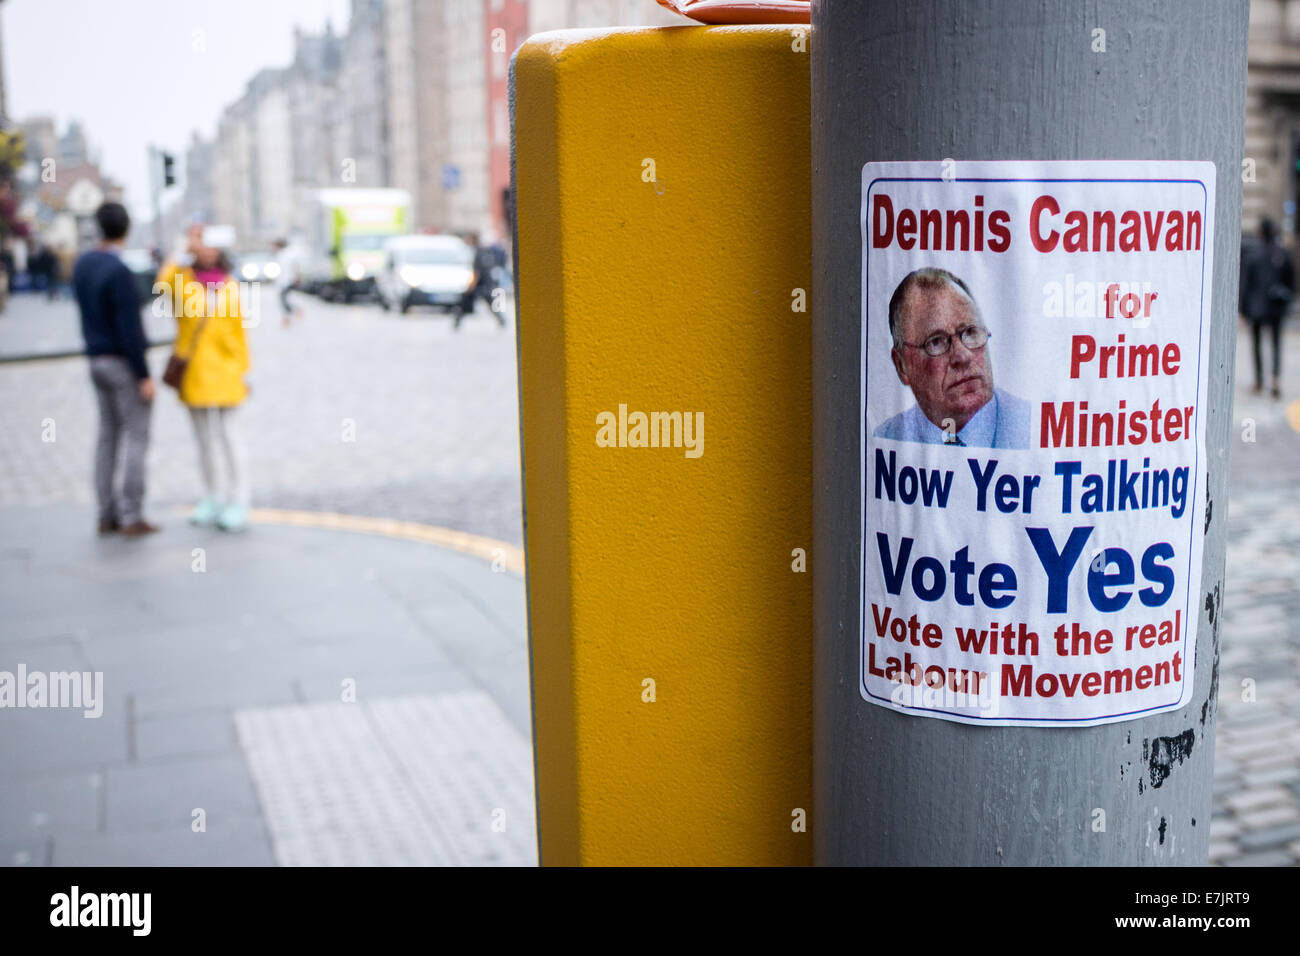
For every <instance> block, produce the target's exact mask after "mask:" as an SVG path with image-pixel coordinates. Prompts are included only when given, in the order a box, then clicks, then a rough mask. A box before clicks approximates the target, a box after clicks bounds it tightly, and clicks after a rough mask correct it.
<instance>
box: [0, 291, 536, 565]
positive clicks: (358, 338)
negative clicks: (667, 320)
mask: <svg viewBox="0 0 1300 956" xmlns="http://www.w3.org/2000/svg"><path fill="white" fill-rule="evenodd" d="M297 298H298V300H299V301H300V302H301V303H302V305H303V307H304V309H305V313H306V318H305V319H304V320H303V321H302V322H299V323H295V324H294V325H293V326H292V327H291V328H289V329H282V328H281V327H280V317H279V304H278V302H276V300H275V297H274V296H273V295H272V294H270V293H267V294H265V295H264V296H263V297H262V300H261V315H260V321H259V324H258V325H257V327H256V328H252V329H250V330H249V333H248V334H249V349H250V352H251V354H252V372H251V375H250V381H251V383H252V396H251V398H250V400H249V401H248V403H247V404H246V405H245V411H246V413H247V418H246V421H245V425H244V430H245V432H246V434H247V436H248V443H249V451H250V455H251V459H252V473H253V489H254V505H256V506H262V507H267V506H269V507H283V508H305V509H310V510H320V511H339V512H344V513H348V514H363V515H379V516H383V517H391V518H401V519H404V520H410V521H420V522H424V523H428V524H434V525H440V526H444V527H450V528H456V529H458V530H462V531H471V532H474V533H477V534H482V535H487V536H489V537H494V538H499V539H501V540H504V541H509V542H511V543H514V544H518V543H520V541H521V530H520V504H519V502H520V495H519V433H518V415H517V408H518V404H517V399H516V393H515V348H514V342H515V338H514V328H513V324H511V325H510V326H508V327H507V328H505V329H502V328H501V327H499V326H498V324H497V323H496V322H495V321H494V320H493V319H492V317H491V316H490V315H489V314H487V313H486V312H485V311H480V313H479V314H478V315H477V316H476V317H474V318H473V319H466V320H465V321H464V322H463V323H462V325H461V328H460V330H459V332H454V331H452V325H451V320H450V319H449V318H448V317H447V316H446V315H444V314H442V313H435V312H432V311H420V310H416V311H412V312H411V313H410V314H409V315H407V316H399V315H398V314H397V313H396V312H394V313H384V312H382V311H380V310H379V309H378V308H377V307H375V306H373V305H353V306H344V305H332V304H326V303H322V302H320V301H319V300H317V299H315V298H311V297H308V296H298V297H297ZM18 322H29V323H31V324H32V325H33V326H36V327H39V328H42V329H47V328H48V327H49V326H59V327H61V328H63V329H64V330H66V331H65V332H64V333H63V334H61V335H58V336H55V338H56V339H57V341H60V342H62V341H64V340H67V339H71V340H72V341H75V340H76V339H77V338H78V335H79V333H78V332H77V315H76V309H75V306H74V305H73V304H72V302H70V301H68V300H66V299H65V300H63V301H60V302H56V303H53V304H47V303H46V302H45V301H44V300H43V299H37V298H36V297H34V296H20V297H16V298H15V299H13V300H12V301H11V302H10V305H9V310H8V311H7V312H6V313H5V315H4V316H3V317H2V318H0V325H6V326H9V325H11V324H17V323H18ZM154 324H155V323H151V326H150V327H151V329H152V328H153V327H154ZM69 333H70V334H69ZM48 335H49V333H48V332H42V341H44V339H45V337H46V336H48ZM2 342H3V346H4V348H5V350H6V352H7V353H8V354H15V353H17V354H23V353H24V352H26V351H29V350H30V348H28V347H24V346H23V344H22V343H21V342H19V341H14V340H13V339H12V337H9V338H5V339H3V340H2ZM166 355H167V350H166V349H165V348H158V349H154V350H153V351H152V352H151V354H150V363H151V365H152V366H153V368H154V372H155V374H161V370H162V365H163V363H164V362H165V360H166ZM160 389H161V391H162V392H163V393H164V394H160V396H159V399H158V401H157V402H156V403H155V408H154V416H153V432H152V437H151V445H150V449H149V500H150V501H151V502H152V505H153V509H154V512H155V513H157V514H158V515H159V516H161V515H162V514H163V513H164V511H165V510H166V509H168V508H170V507H172V506H175V505H190V504H193V502H194V501H196V500H197V499H198V498H199V497H200V490H199V486H198V464H197V460H196V453H195V449H194V440H193V436H192V433H191V427H190V423H189V420H188V418H187V417H186V415H185V413H184V411H183V410H182V408H181V406H180V403H179V402H178V401H177V400H176V398H175V395H174V394H172V393H170V392H169V391H168V390H166V389H164V388H162V387H161V386H160ZM0 401H2V402H3V403H4V407H5V410H6V414H5V416H4V420H3V422H2V423H0V507H3V506H9V505H33V504H39V505H56V504H78V505H84V506H85V507H86V509H87V510H86V515H87V521H88V522H89V521H90V520H91V519H92V518H93V509H91V508H90V504H91V488H90V485H89V482H88V480H87V475H88V474H89V471H88V469H89V467H90V461H91V456H92V454H93V446H94V434H95V421H96V419H95V414H96V413H95V406H94V396H93V393H92V391H91V389H90V385H89V380H88V377H87V371H86V363H85V362H84V360H79V359H56V360H51V361H38V362H23V363H14V364H6V365H3V366H0ZM51 437H52V438H53V439H54V440H52V441H51V440H48V439H49V438H51Z"/></svg>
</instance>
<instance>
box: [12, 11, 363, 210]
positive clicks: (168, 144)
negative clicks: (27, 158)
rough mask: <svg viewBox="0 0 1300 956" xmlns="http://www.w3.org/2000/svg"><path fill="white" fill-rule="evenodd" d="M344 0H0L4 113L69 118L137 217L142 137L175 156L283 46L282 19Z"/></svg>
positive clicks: (144, 168)
mask: <svg viewBox="0 0 1300 956" xmlns="http://www.w3.org/2000/svg"><path fill="white" fill-rule="evenodd" d="M349 7H350V3H349V0H3V3H0V24H3V42H4V50H3V68H4V80H5V86H6V96H7V99H8V107H9V114H10V116H12V117H13V118H14V119H16V120H20V121H21V120H25V119H28V118H29V117H32V116H38V115H50V116H53V117H54V119H55V121H56V123H57V126H58V131H59V133H60V134H62V132H63V131H64V128H65V127H66V124H67V122H68V121H69V120H71V119H80V120H81V121H82V124H83V126H84V127H85V130H86V136H87V138H88V140H89V141H90V146H91V149H92V150H98V152H99V158H100V161H101V165H102V168H103V170H104V172H105V173H107V174H108V175H109V176H111V177H113V178H114V179H116V180H118V181H119V182H121V183H122V184H123V185H124V186H125V187H126V190H127V202H128V204H129V205H130V207H131V211H132V213H133V215H135V216H137V217H138V218H140V219H145V218H149V217H150V216H151V215H152V213H151V212H150V209H149V172H148V158H147V152H146V151H147V147H148V145H149V144H150V143H154V144H156V145H158V146H160V147H163V148H165V149H168V150H170V151H172V152H173V153H175V154H176V157H177V161H178V164H180V161H181V157H182V156H183V155H184V151H185V145H186V144H187V143H188V142H189V137H190V131H191V130H194V129H197V130H198V131H199V132H200V133H202V134H203V135H204V136H205V137H210V136H211V135H212V133H213V132H214V131H215V129H216V124H217V117H218V116H219V115H220V113H221V109H222V107H223V106H225V105H226V104H227V103H230V102H231V101H233V100H235V99H237V98H238V97H239V95H240V93H241V92H242V91H243V88H244V84H245V83H247V82H248V80H249V78H250V77H251V76H252V75H253V74H254V73H256V72H257V71H258V70H260V69H262V68H263V67H266V66H285V65H287V64H288V63H289V60H290V59H291V57H292V55H293V28H294V25H295V24H297V25H299V26H302V27H303V28H304V29H307V30H312V31H317V30H321V29H323V28H324V26H325V23H326V21H332V22H333V25H334V30H335V32H338V33H342V32H343V31H344V30H345V29H346V27H347V20H348V10H349Z"/></svg>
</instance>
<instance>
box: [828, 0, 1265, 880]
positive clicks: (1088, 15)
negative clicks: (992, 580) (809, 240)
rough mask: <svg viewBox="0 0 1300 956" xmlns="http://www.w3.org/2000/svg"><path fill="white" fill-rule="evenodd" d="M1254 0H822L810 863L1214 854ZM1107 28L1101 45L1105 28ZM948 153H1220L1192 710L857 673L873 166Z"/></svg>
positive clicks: (1029, 156) (1177, 859) (1171, 858)
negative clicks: (872, 697) (1025, 701)
mask: <svg viewBox="0 0 1300 956" xmlns="http://www.w3.org/2000/svg"><path fill="white" fill-rule="evenodd" d="M1248 14H1249V4H1248V2H1247V0H1146V2H1142V3H1134V2H1132V0H1090V2H1086V3H1079V2H1072V0H1035V2H1029V0H873V2H863V0H813V18H812V20H813V42H812V55H813V60H812V124H813V128H812V136H813V263H814V288H815V290H816V294H815V295H814V297H813V299H814V304H813V325H814V342H813V363H814V368H813V373H814V374H813V383H814V384H813V390H814V391H813V417H814V439H813V441H814V515H815V550H814V562H813V568H814V570H815V573H816V577H815V632H816V646H815V683H814V695H815V702H814V712H815V753H814V790H815V800H814V806H815V811H814V814H813V827H814V839H815V847H816V859H817V862H818V863H821V864H832V865H837V864H838V865H852V864H894V865H898V864H904V865H906V864H939V865H984V864H991V865H998V864H1009V865H1010V864H1032V865H1053V864H1065V865H1095V864H1115V865H1138V864H1184V865H1196V864H1203V863H1204V862H1205V861H1206V858H1207V853H1208V841H1209V824H1210V783H1211V772H1212V763H1213V755H1214V724H1215V711H1216V707H1217V695H1218V666H1219V659H1218V652H1219V636H1220V635H1219V631H1218V626H1219V609H1220V607H1221V602H1222V600H1223V573H1224V551H1225V547H1226V531H1227V528H1226V518H1227V495H1226V483H1227V477H1228V469H1227V465H1228V457H1227V456H1228V445H1229V438H1230V436H1229V432H1230V429H1231V425H1232V369H1233V352H1234V343H1235V334H1236V333H1235V329H1236V301H1235V295H1236V289H1237V271H1238V248H1239V239H1240V235H1239V231H1238V227H1239V223H1240V211H1241V178H1240V170H1241V165H1242V142H1243V123H1244V118H1243V117H1244V110H1245V106H1244V100H1245V87H1246V27H1247V19H1248ZM1097 28H1100V29H1104V30H1105V31H1106V34H1105V35H1106V52H1104V53H1097V52H1093V49H1092V47H1093V40H1094V37H1095V34H1094V33H1093V31H1094V30H1095V29H1097ZM945 157H954V158H955V159H957V160H958V161H961V160H1094V159H1142V160H1157V159H1159V160H1212V161H1213V162H1214V163H1215V164H1216V167H1217V203H1216V205H1215V219H1216V223H1217V225H1216V230H1215V235H1214V246H1213V252H1214V270H1213V292H1212V306H1211V309H1212V311H1211V315H1212V323H1211V332H1212V336H1211V338H1212V341H1211V353H1210V366H1209V367H1210V376H1211V384H1210V391H1209V399H1210V401H1209V407H1208V408H1207V409H1205V410H1204V413H1205V414H1206V416H1207V451H1208V456H1207V457H1208V461H1207V462H1206V465H1205V468H1206V469H1207V470H1208V502H1209V505H1210V507H1209V509H1208V513H1207V514H1206V516H1205V520H1206V522H1207V525H1208V530H1207V532H1206V536H1205V548H1204V562H1203V569H1202V571H1203V573H1202V579H1201V582H1200V588H1199V594H1197V592H1196V590H1195V589H1196V582H1192V587H1193V595H1194V597H1195V602H1196V603H1197V604H1199V606H1200V623H1199V629H1198V632H1197V634H1198V640H1197V646H1196V667H1195V682H1194V690H1193V697H1192V702H1191V704H1190V705H1189V706H1187V707H1185V708H1183V709H1182V710H1178V711H1172V712H1166V713H1163V714H1159V715H1157V716H1152V717H1147V718H1144V719H1139V720H1133V721H1128V722H1124V723H1115V724H1108V725H1105V726H1100V727H1091V728H1068V729H1058V728H1030V727H972V726H966V725H963V724H958V723H951V722H948V721H944V720H937V719H932V718H928V717H918V716H907V715H901V714H898V713H895V712H893V711H891V710H888V709H886V708H884V707H880V706H875V705H872V704H869V703H868V702H866V701H864V700H863V699H862V697H861V696H860V693H859V689H858V685H857V681H856V680H855V675H856V673H857V667H858V663H859V639H858V633H859V614H860V607H859V605H860V600H861V598H860V594H859V581H860V578H859V575H860V559H859V554H860V547H861V539H860V537H859V534H860V531H859V529H860V527H861V522H860V506H859V487H860V485H859V482H860V471H859V468H860V466H859V457H858V456H859V437H858V430H859V388H860V374H859V364H860V354H859V349H860V338H859V336H860V334H861V318H860V317H861V289H860V282H861V277H862V254H863V249H862V242H861V238H860V234H859V228H860V227H859V209H860V205H861V196H862V167H863V164H864V163H866V162H869V161H889V160H929V161H936V162H937V161H939V160H941V159H943V158H945ZM1189 750H1190V752H1188V751H1189ZM1097 809H1101V810H1102V811H1104V814H1105V821H1106V828H1105V830H1104V831H1102V832H1098V831H1096V830H1095V827H1094V821H1095V820H1096V819H1097V817H1096V810H1097Z"/></svg>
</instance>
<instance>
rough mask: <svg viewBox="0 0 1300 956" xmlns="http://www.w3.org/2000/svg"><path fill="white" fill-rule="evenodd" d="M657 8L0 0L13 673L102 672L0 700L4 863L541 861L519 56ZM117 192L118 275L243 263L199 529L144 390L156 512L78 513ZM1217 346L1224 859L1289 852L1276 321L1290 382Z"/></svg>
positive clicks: (1299, 351) (1257, 125) (1291, 701)
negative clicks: (246, 479) (523, 445)
mask: <svg viewBox="0 0 1300 956" xmlns="http://www.w3.org/2000/svg"><path fill="white" fill-rule="evenodd" d="M1251 8H1252V25H1251V47H1250V87H1249V90H1248V95H1247V119H1246V130H1247V134H1246V135H1247V142H1246V146H1245V155H1246V157H1247V159H1248V163H1247V169H1246V170H1245V171H1244V177H1243V178H1244V180H1245V182H1244V185H1243V190H1244V199H1243V221H1242V223H1241V229H1242V233H1243V235H1244V236H1253V235H1255V234H1256V233H1257V232H1258V230H1259V225H1260V222H1261V221H1262V220H1263V219H1264V218H1269V219H1271V220H1273V221H1274V222H1276V223H1277V225H1278V228H1279V232H1280V234H1281V236H1282V237H1283V245H1284V246H1285V247H1287V248H1288V249H1292V250H1293V249H1294V248H1295V245H1296V242H1295V236H1296V227H1297V217H1296V201H1297V197H1298V196H1300V99H1297V98H1296V96H1295V92H1294V91H1295V90H1296V89H1300V0H1255V2H1253V3H1252V4H1251ZM128 11H130V12H128ZM681 22H683V21H681V20H680V19H679V18H674V17H673V16H672V15H671V14H669V13H668V12H667V11H665V10H663V9H661V8H660V7H658V6H657V5H656V4H655V3H654V2H653V0H351V2H348V0H286V2H283V3H279V2H277V3H275V4H266V3H252V2H244V0H229V2H227V3H224V4H222V5H220V6H219V7H218V6H213V5H209V4H204V3H181V2H175V0H172V2H162V0H156V2H155V0H131V2H126V0H124V2H122V3H114V4H98V3H90V2H84V3H83V2H72V0H0V243H2V246H0V251H3V255H4V265H5V271H4V276H3V280H0V281H3V288H2V289H0V406H2V407H3V408H4V415H3V416H0V599H2V600H3V608H4V612H3V620H2V621H0V671H11V672H12V671H16V669H17V668H18V667H19V665H23V666H25V667H27V668H28V669H30V670H44V671H98V672H102V673H103V674H104V696H103V700H102V705H103V712H102V715H101V716H99V717H97V718H95V719H90V720H88V719H84V718H83V717H82V714H81V712H79V711H62V712H60V711H54V710H26V711H25V710H5V711H3V712H0V862H3V863H5V864H11V865H51V864H53V865H61V864H132V865H134V864H202V863H209V864H263V863H264V864H272V863H278V864H282V865H293V864H304V863H306V864H311V863H334V864H349V863H377V864H389V863H435V864H437V863H445V864H479V863H483V864H528V863H532V862H535V859H536V850H535V842H534V841H535V830H534V822H533V803H532V757H531V751H530V726H529V689H528V671H527V660H528V658H527V647H526V629H525V614H524V589H523V581H522V578H521V565H520V550H519V549H520V547H521V545H522V527H521V514H520V499H521V494H520V462H519V436H518V414H517V409H518V396H517V393H516V354H515V315H514V303H513V289H512V284H511V279H510V274H511V267H512V262H511V250H510V235H511V222H512V216H513V203H512V200H511V195H510V166H509V120H508V104H507V98H506V97H507V87H506V74H507V67H508V63H509V58H510V55H511V54H512V53H513V51H514V50H515V49H517V47H518V46H519V44H520V43H521V42H522V41H523V40H524V39H525V38H527V37H528V36H530V35H532V34H534V33H537V32H540V31H542V30H547V29H553V28H558V27H602V26H614V25H619V26H629V25H640V24H649V25H664V24H671V23H681ZM56 27H57V30H56ZM151 43H152V44H154V47H153V48H152V49H151V48H150V47H149V44H151ZM74 60H75V61H77V65H75V67H74V64H73V61H74ZM1227 174H1228V172H1227V171H1220V175H1221V176H1223V175H1227ZM341 191H343V192H341ZM340 196H342V198H340ZM357 196H360V198H359V199H358V198H355V197H357ZM105 200H119V201H122V202H124V203H125V204H126V205H127V207H128V208H129V209H130V211H131V214H132V219H133V223H134V225H133V229H132V232H131V235H130V237H129V239H128V247H129V248H128V253H129V254H126V253H124V255H123V260H124V261H127V262H128V265H129V266H130V267H131V268H132V270H133V271H134V272H135V273H136V274H137V277H138V278H139V279H140V280H141V282H142V290H143V291H145V292H148V290H149V286H150V284H151V280H152V277H153V275H154V273H155V272H156V271H157V269H158V267H159V266H161V265H162V264H163V263H164V262H166V261H168V260H171V259H175V258H176V257H178V256H182V255H183V254H184V248H185V245H184V244H185V235H186V231H187V229H188V228H189V227H191V225H192V224H200V225H203V226H205V227H209V228H216V229H217V230H218V231H219V232H220V234H221V236H222V237H223V240H222V241H223V243H224V246H225V248H226V250H227V251H228V253H229V255H230V256H231V258H232V260H233V264H234V267H235V278H237V279H241V280H243V281H246V282H248V283H249V295H250V296H251V299H250V300H249V301H250V303H251V309H250V311H249V313H248V314H249V315H251V316H252V318H251V320H247V321H246V322H245V324H246V325H247V326H248V328H247V337H248V349H249V352H250V355H251V372H250V374H249V383H250V385H251V395H250V398H249V400H248V401H247V403H246V417H245V418H244V422H243V430H244V434H245V435H246V436H247V441H248V449H249V456H250V473H251V476H252V484H253V502H252V503H253V508H254V514H253V527H252V529H251V530H250V531H249V532H248V533H246V534H243V535H228V534H223V533H221V532H219V531H216V530H212V529H199V528H194V527H192V526H190V525H189V524H188V523H187V522H186V519H185V515H186V513H187V512H188V510H189V509H190V508H191V507H192V506H193V505H194V504H195V502H196V501H197V500H198V498H199V496H200V494H201V489H200V485H199V478H198V464H197V459H196V451H195V447H194V439H193V436H192V434H191V425H190V421H189V419H188V417H187V415H186V412H185V410H184V408H183V407H182V406H181V405H180V403H179V402H178V401H177V400H176V396H175V394H174V393H172V392H171V391H169V390H164V389H160V394H159V396H158V398H157V399H156V400H155V403H154V410H153V421H152V435H151V443H150V447H149V452H148V497H147V513H148V515H149V517H150V518H152V519H154V520H156V521H158V522H160V523H161V524H162V525H163V530H162V531H161V532H160V533H159V534H156V535H153V536H151V537H149V538H148V539H147V540H141V541H128V540H123V539H121V538H120V537H107V538H100V537H96V535H95V533H94V532H95V527H94V524H95V509H94V495H93V490H92V486H91V480H90V479H91V462H92V458H93V453H94V442H95V429H96V408H95V396H94V392H93V391H92V388H91V385H90V381H89V377H88V372H87V363H86V360H85V358H84V357H82V356H81V355H80V352H81V350H82V342H81V333H80V328H79V325H78V317H77V308H76V305H75V303H74V301H73V300H72V299H71V297H70V292H69V288H68V283H69V279H70V274H71V269H72V264H73V262H74V261H75V259H76V257H77V255H78V254H80V253H81V252H83V251H84V250H85V249H87V248H89V247H91V246H93V245H94V243H95V241H96V237H95V221H94V218H93V213H94V211H95V209H96V208H97V207H98V206H99V205H100V204H101V203H102V202H104V201H105ZM216 234H217V233H216V232H214V233H212V235H216ZM393 240H398V241H397V242H396V243H394V242H393ZM213 241H216V240H213ZM277 242H282V243H283V247H282V248H277V247H276V244H277ZM291 273H292V274H291ZM471 274H473V275H475V276H480V277H482V278H481V280H474V281H473V282H471V280H470V279H469V278H468V277H469V276H470V275H471ZM290 280H292V281H290ZM286 288H288V289H289V292H288V296H289V301H290V302H291V303H292V305H293V309H294V311H293V313H291V318H290V321H289V322H288V324H287V325H286V324H285V323H284V322H283V321H282V307H281V293H282V292H283V291H284V290H285V289H286ZM467 297H469V299H468V301H467ZM253 313H255V315H254V314H253ZM142 315H143V318H144V326H145V330H146V332H147V334H148V336H149V337H150V340H151V341H152V342H153V343H154V345H155V347H154V348H153V349H152V350H151V351H150V353H149V361H150V364H151V367H152V368H153V371H154V374H155V376H156V375H158V374H160V373H161V370H162V366H163V364H164V363H165V361H166V357H167V354H168V351H169V349H170V344H169V343H170V342H171V339H172V337H173V336H174V335H175V330H176V327H175V323H174V321H173V320H172V319H171V318H170V316H169V315H168V314H167V312H166V311H165V310H163V311H159V310H156V309H155V307H154V303H153V302H152V301H151V296H150V295H145V297H144V305H143V312H142ZM1239 328H1240V332H1239V337H1238V349H1237V389H1236V404H1235V408H1234V421H1235V422H1236V425H1237V429H1236V436H1235V438H1234V441H1233V445H1232V449H1231V456H1232V459H1231V486H1230V487H1231V492H1230V496H1229V500H1228V501H1227V502H1226V503H1225V504H1226V508H1221V507H1220V505H1219V503H1216V506H1215V507H1216V512H1215V514H1214V515H1213V516H1212V517H1213V520H1216V521H1220V520H1227V521H1228V522H1229V550H1228V572H1227V585H1226V593H1225V594H1224V595H1222V601H1221V605H1220V607H1219V608H1218V609H1217V610H1216V615H1218V617H1217V621H1218V622H1219V634H1220V642H1221V649H1222V659H1221V666H1220V670H1219V696H1218V705H1219V712H1218V734H1217V743H1216V747H1217V758H1216V770H1215V810H1214V816H1213V819H1212V820H1211V821H1210V827H1211V860H1212V862H1215V863H1220V864H1225V865H1247V866H1249V865H1287V866H1290V865H1300V625H1297V621H1300V587H1298V586H1297V581H1300V495H1298V494H1297V485H1298V483H1300V319H1297V318H1296V315H1295V313H1294V311H1293V312H1292V314H1291V315H1290V316H1289V317H1288V319H1287V321H1286V323H1285V325H1284V331H1283V335H1282V342H1283V360H1282V372H1283V374H1282V377H1281V380H1280V382H1279V383H1278V384H1279V391H1280V396H1278V397H1274V396H1273V395H1271V394H1270V393H1269V391H1268V389H1267V388H1266V389H1265V390H1264V391H1263V392H1261V393H1255V392H1253V391H1252V390H1251V385H1252V384H1253V365H1252V362H1251V347H1252V342H1251V336H1250V330H1249V326H1248V325H1246V324H1245V323H1242V324H1240V326H1239Z"/></svg>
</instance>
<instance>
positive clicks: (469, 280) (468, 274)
mask: <svg viewBox="0 0 1300 956" xmlns="http://www.w3.org/2000/svg"><path fill="white" fill-rule="evenodd" d="M460 284H461V285H463V286H464V287H465V288H466V289H469V287H470V286H471V285H473V284H474V270H473V269H466V270H465V271H464V272H462V273H461V276H460Z"/></svg>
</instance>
